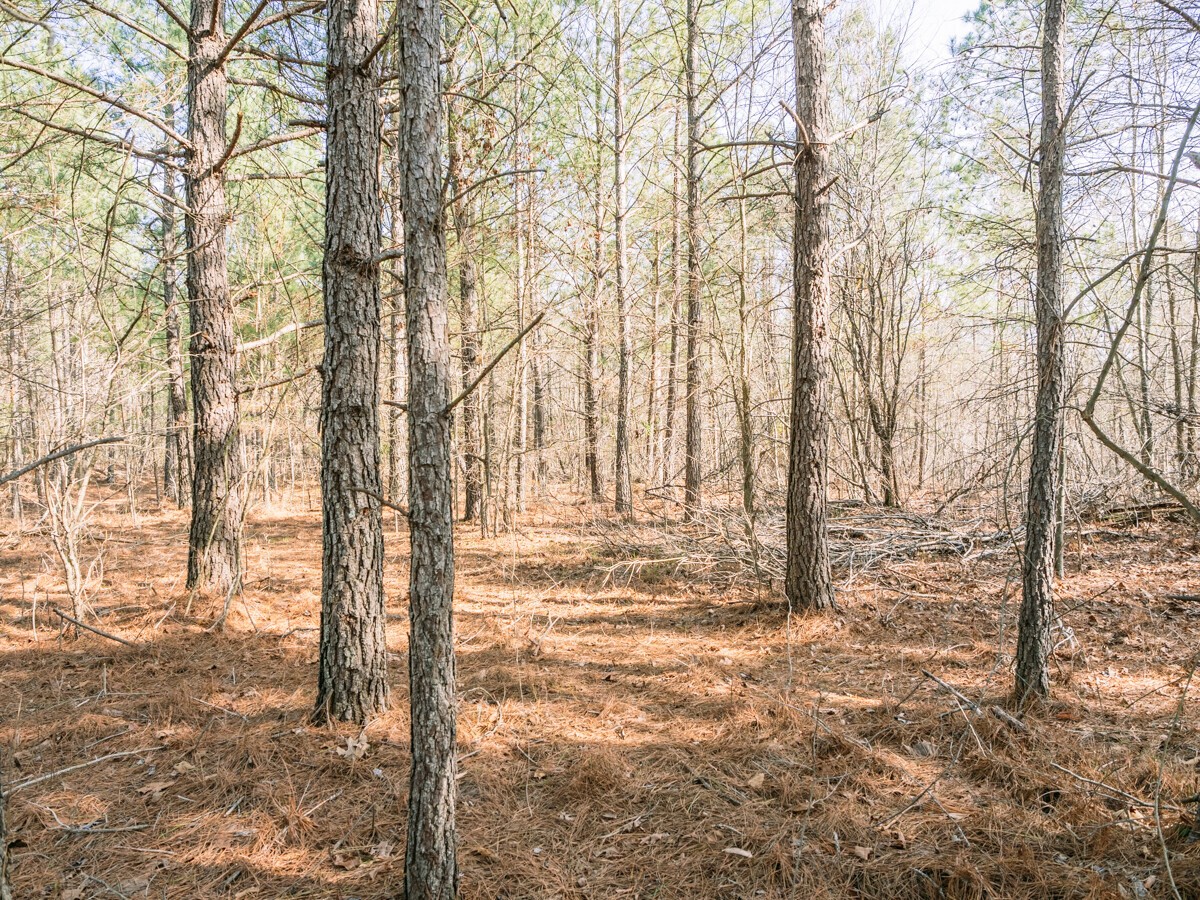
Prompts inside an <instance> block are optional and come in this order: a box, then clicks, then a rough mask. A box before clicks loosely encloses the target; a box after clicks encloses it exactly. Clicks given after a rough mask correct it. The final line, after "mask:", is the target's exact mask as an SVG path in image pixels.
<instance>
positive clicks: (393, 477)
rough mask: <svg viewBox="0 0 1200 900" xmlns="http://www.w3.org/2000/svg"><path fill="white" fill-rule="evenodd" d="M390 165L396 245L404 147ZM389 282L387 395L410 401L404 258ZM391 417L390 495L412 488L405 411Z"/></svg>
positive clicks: (395, 263)
mask: <svg viewBox="0 0 1200 900" xmlns="http://www.w3.org/2000/svg"><path fill="white" fill-rule="evenodd" d="M388 162H389V168H390V176H391V177H390V181H391V183H390V185H389V187H390V189H391V191H390V194H391V195H390V197H389V204H390V209H389V215H388V220H389V221H388V224H389V229H390V233H389V235H388V237H389V242H390V245H391V246H392V247H399V246H401V245H402V244H403V243H404V209H403V207H402V206H401V204H400V188H399V181H400V149H399V147H393V149H392V152H391V153H390V154H388ZM388 275H389V280H388V285H389V287H390V288H391V289H390V290H389V291H388V293H389V294H390V295H391V296H390V300H389V301H388V319H387V323H388V324H387V329H386V334H387V347H388V355H387V394H388V399H390V400H391V401H392V402H393V403H406V402H407V395H408V391H407V389H406V387H405V384H404V381H405V369H406V363H405V361H404V257H403V255H401V256H398V257H396V258H395V259H393V260H392V264H391V266H390V268H389V271H388ZM385 415H386V416H387V447H388V480H387V485H388V490H387V493H388V496H389V497H402V496H403V495H404V494H405V493H406V492H407V490H408V484H407V477H406V476H407V466H408V452H407V450H408V448H407V440H406V438H405V430H406V429H405V428H404V427H403V423H402V420H403V416H404V413H403V411H402V410H400V409H399V408H398V407H396V406H388V407H387V408H386V411H385Z"/></svg>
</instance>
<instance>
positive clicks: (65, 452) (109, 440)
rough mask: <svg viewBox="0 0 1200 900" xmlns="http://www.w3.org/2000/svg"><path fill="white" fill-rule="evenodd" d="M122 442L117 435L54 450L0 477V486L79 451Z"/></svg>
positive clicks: (121, 436) (120, 436) (122, 438)
mask: <svg viewBox="0 0 1200 900" xmlns="http://www.w3.org/2000/svg"><path fill="white" fill-rule="evenodd" d="M123 440H125V437H124V435H118V436H117V437H105V438H96V440H94V441H87V442H86V443H83V444H74V445H73V446H70V447H63V448H62V449H61V450H55V451H54V452H53V453H49V454H47V455H46V456H43V457H42V458H41V459H35V460H34V461H33V462H31V463H30V464H29V465H27V466H22V467H21V468H20V469H16V470H15V471H12V472H9V473H8V474H7V475H4V476H3V477H0V484H8V483H9V482H10V481H15V480H16V479H18V478H20V477H21V476H22V475H24V474H26V473H28V472H32V471H33V470H34V469H36V468H38V467H39V466H44V465H46V463H52V462H54V461H55V460H56V459H62V458H63V457H64V456H71V455H72V454H74V453H79V452H80V451H81V450H89V449H91V448H92V447H99V446H100V445H101V444H116V443H118V442H120V441H123Z"/></svg>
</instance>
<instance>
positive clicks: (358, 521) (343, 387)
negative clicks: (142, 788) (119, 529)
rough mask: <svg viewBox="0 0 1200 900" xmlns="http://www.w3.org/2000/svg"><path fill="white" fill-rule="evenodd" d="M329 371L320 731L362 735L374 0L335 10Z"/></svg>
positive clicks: (378, 671)
mask: <svg viewBox="0 0 1200 900" xmlns="http://www.w3.org/2000/svg"><path fill="white" fill-rule="evenodd" d="M327 17H328V23H329V24H328V29H327V47H328V66H327V68H326V73H327V74H326V88H325V93H326V98H327V101H326V106H327V110H328V112H327V116H328V127H327V132H326V133H327V138H326V148H327V149H326V163H325V173H326V174H325V178H326V186H325V263H324V269H323V272H324V288H325V358H324V360H323V361H322V363H321V375H322V389H321V539H322V548H323V557H322V565H321V659H320V667H319V670H318V675H317V705H316V713H315V717H316V719H317V720H318V721H325V720H330V719H332V720H337V721H346V722H355V723H357V724H359V725H365V724H366V722H367V720H368V719H369V718H370V717H371V716H373V715H375V714H377V713H379V712H381V711H382V710H384V709H385V708H386V707H387V696H388V681H387V640H386V636H385V634H384V629H385V626H386V624H387V611H386V608H385V605H386V604H385V598H384V593H383V520H382V516H381V509H380V503H379V500H378V498H379V497H380V495H381V493H382V490H383V480H382V477H381V475H380V466H379V347H380V343H381V337H382V328H381V323H380V315H381V311H382V301H381V299H380V292H379V251H380V240H381V236H380V223H381V219H382V208H381V205H380V193H379V146H380V137H381V128H380V111H379V102H378V99H377V95H376V74H375V66H374V65H373V64H370V63H369V64H368V65H365V66H364V65H363V61H364V60H365V59H366V57H367V55H368V54H369V53H370V52H371V48H372V47H374V46H375V44H376V42H377V41H378V25H377V23H376V6H375V0H330V2H329V6H328V16H327Z"/></svg>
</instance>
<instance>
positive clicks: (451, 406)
mask: <svg viewBox="0 0 1200 900" xmlns="http://www.w3.org/2000/svg"><path fill="white" fill-rule="evenodd" d="M544 318H546V311H545V310H542V311H541V312H540V313H538V314H537V315H536V316H534V319H533V321H532V322H530V323H529V324H528V325H526V326H525V327H524V328H523V329H521V333H520V334H518V335H517V336H516V337H515V338H513V339H512V340H511V341H509V342H508V346H507V347H505V348H504V349H503V350H501V351H500V352H499V353H497V354H496V357H495V359H493V360H492V361H491V362H490V363H488V364H487V365H486V366H484V367H483V369H482V370H481V371H480V373H479V374H478V375H477V376H475V380H474V381H472V382H471V383H470V384H468V385H467V386H466V387H465V388H463V389H462V392H461V393H459V395H458V396H457V397H455V398H454V399H453V400H451V401H450V402H449V403H447V404H446V408H445V409H443V410H442V415H443V416H448V415H450V413H451V411H453V409H454V407H456V406H458V404H460V403H462V402H463V401H464V400H466V399H467V397H469V396H470V394H471V391H473V390H475V388H477V387H479V383H480V382H481V381H483V379H485V378H487V376H488V375H490V374H491V372H492V369H494V368H496V366H497V365H498V364H499V363H500V360H502V359H504V357H505V356H506V355H507V354H508V351H510V350H512V348H513V347H515V346H517V344H519V343H521V341H522V340H523V339H524V337H525V335H527V334H529V332H531V331H533V329H534V328H536V327H537V326H538V325H540V324H541V322H542V319H544ZM0 484H3V482H0Z"/></svg>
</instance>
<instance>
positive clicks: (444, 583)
mask: <svg viewBox="0 0 1200 900" xmlns="http://www.w3.org/2000/svg"><path fill="white" fill-rule="evenodd" d="M397 18H398V30H399V33H400V53H399V63H400V66H399V91H400V109H401V114H400V134H399V137H400V143H401V150H402V152H403V154H404V166H403V171H402V177H401V191H402V196H403V202H404V216H405V222H404V230H405V235H404V237H405V242H404V249H405V282H406V284H405V295H406V298H407V301H408V315H407V320H408V371H409V379H408V384H409V392H408V436H409V492H408V496H409V531H410V535H411V549H412V553H411V563H410V577H409V621H410V628H411V630H410V636H409V682H410V695H411V702H412V729H411V741H412V756H413V759H412V772H411V776H410V780H409V798H408V846H407V851H406V854H405V861H406V866H405V874H404V883H405V892H406V896H407V898H408V900H449V898H452V897H454V895H455V893H456V888H457V878H458V873H457V866H456V862H455V846H456V838H455V826H454V805H455V770H456V759H455V699H454V634H453V615H452V613H453V604H452V600H453V592H454V539H453V512H454V511H453V487H452V484H451V481H450V432H451V428H450V417H449V416H448V415H447V414H446V407H447V404H448V403H449V400H450V365H451V364H450V339H449V333H448V331H449V322H448V319H449V314H448V301H447V284H446V246H445V234H444V227H445V226H444V222H443V218H442V171H441V123H442V102H441V77H440V76H441V73H440V69H439V62H438V61H439V58H440V55H441V33H442V13H441V7H440V5H439V3H438V2H437V0H400V5H399V7H398V17H397Z"/></svg>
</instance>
